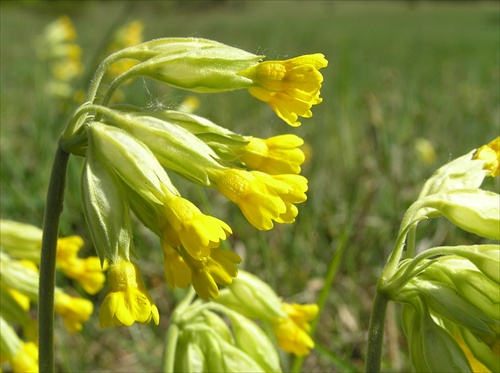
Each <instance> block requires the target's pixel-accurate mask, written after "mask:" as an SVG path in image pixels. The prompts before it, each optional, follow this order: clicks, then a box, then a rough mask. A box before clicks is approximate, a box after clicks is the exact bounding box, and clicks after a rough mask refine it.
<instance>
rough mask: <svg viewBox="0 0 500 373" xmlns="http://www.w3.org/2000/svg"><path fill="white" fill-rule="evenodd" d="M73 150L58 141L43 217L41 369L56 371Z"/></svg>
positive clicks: (39, 318) (39, 317)
mask: <svg viewBox="0 0 500 373" xmlns="http://www.w3.org/2000/svg"><path fill="white" fill-rule="evenodd" d="M68 160H69V153H66V152H65V151H64V150H63V149H62V147H61V144H58V147H57V151H56V155H55V158H54V163H53V166H52V172H51V175H50V182H49V189H48V191H47V199H46V205H45V214H44V219H43V236H42V252H41V256H40V283H39V289H38V346H39V371H40V372H54V371H55V365H54V291H55V270H56V249H57V239H58V237H59V218H60V216H61V213H62V210H63V203H64V188H65V186H66V170H67V168H68Z"/></svg>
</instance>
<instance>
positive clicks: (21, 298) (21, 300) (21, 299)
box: [7, 289, 30, 311]
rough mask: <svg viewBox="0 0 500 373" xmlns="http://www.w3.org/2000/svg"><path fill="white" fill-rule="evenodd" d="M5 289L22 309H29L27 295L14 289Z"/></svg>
mask: <svg viewBox="0 0 500 373" xmlns="http://www.w3.org/2000/svg"><path fill="white" fill-rule="evenodd" d="M7 291H8V292H9V294H10V295H11V296H12V298H14V300H15V301H16V302H17V304H19V305H20V306H21V308H22V309H23V310H25V311H28V310H29V309H30V298H29V297H28V296H27V295H25V294H23V293H21V292H20V291H17V290H15V289H7Z"/></svg>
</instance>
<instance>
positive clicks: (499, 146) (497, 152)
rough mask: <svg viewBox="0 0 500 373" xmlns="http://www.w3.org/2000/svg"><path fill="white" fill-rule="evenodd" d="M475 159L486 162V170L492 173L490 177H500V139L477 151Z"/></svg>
mask: <svg viewBox="0 0 500 373" xmlns="http://www.w3.org/2000/svg"><path fill="white" fill-rule="evenodd" d="M473 159H481V160H483V161H485V165H484V169H485V170H488V171H490V173H489V175H490V176H498V175H500V137H497V138H496V139H495V140H493V141H492V142H490V143H489V144H488V145H483V146H481V147H480V148H479V149H477V152H476V154H474V157H473Z"/></svg>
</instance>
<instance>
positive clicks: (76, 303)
mask: <svg viewBox="0 0 500 373" xmlns="http://www.w3.org/2000/svg"><path fill="white" fill-rule="evenodd" d="M93 310H94V306H93V305H92V302H91V301H89V300H87V299H83V298H75V297H71V296H69V295H68V294H65V293H63V292H56V295H55V302H54V311H55V313H56V314H58V315H60V316H62V318H63V321H64V325H65V326H66V328H67V329H68V330H69V331H70V332H71V333H76V332H77V331H80V330H81V329H82V322H85V321H87V320H88V319H89V317H90V315H91V314H92V311H93Z"/></svg>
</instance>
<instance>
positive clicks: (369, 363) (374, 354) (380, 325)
mask: <svg viewBox="0 0 500 373" xmlns="http://www.w3.org/2000/svg"><path fill="white" fill-rule="evenodd" d="M387 303H389V298H388V297H387V296H386V295H385V294H382V293H379V292H377V294H376V295H375V299H374V300H373V306H372V313H371V316H370V327H369V329H368V349H367V356H366V362H365V372H375V373H377V372H380V365H381V360H382V345H383V341H384V323H385V313H386V310H387Z"/></svg>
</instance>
